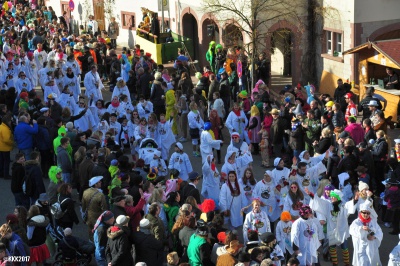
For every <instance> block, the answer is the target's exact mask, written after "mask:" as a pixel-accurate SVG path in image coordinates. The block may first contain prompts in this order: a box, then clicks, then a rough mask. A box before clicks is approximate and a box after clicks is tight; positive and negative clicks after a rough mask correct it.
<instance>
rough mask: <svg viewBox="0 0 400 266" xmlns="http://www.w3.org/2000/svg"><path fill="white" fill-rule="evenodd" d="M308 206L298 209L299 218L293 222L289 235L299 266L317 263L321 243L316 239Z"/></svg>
mask: <svg viewBox="0 0 400 266" xmlns="http://www.w3.org/2000/svg"><path fill="white" fill-rule="evenodd" d="M312 217H313V214H312V210H311V208H310V206H308V205H303V206H302V207H301V208H300V218H299V219H297V220H296V221H294V223H293V225H292V231H291V234H290V237H291V241H292V248H293V251H294V253H295V254H296V255H297V259H298V260H299V261H300V266H308V265H313V263H316V262H317V261H318V252H317V250H318V248H319V247H320V246H321V243H320V242H319V239H318V228H317V226H316V225H315V223H314V221H313V218H312Z"/></svg>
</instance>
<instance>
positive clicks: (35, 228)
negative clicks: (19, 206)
mask: <svg viewBox="0 0 400 266" xmlns="http://www.w3.org/2000/svg"><path fill="white" fill-rule="evenodd" d="M49 223H50V221H49V219H48V218H47V217H44V216H43V215H36V216H34V217H32V218H30V219H29V220H28V226H27V228H28V230H27V236H28V246H29V247H37V246H40V245H43V244H44V243H45V242H46V235H47V234H46V227H47V225H48V224H49Z"/></svg>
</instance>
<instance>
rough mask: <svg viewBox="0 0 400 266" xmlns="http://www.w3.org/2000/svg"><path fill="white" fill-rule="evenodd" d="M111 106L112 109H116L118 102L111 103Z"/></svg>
mask: <svg viewBox="0 0 400 266" xmlns="http://www.w3.org/2000/svg"><path fill="white" fill-rule="evenodd" d="M111 106H112V107H114V108H118V107H119V101H112V102H111Z"/></svg>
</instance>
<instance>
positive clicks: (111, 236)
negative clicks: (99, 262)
mask: <svg viewBox="0 0 400 266" xmlns="http://www.w3.org/2000/svg"><path fill="white" fill-rule="evenodd" d="M114 230H115V231H114ZM107 237H108V241H107V247H106V258H107V262H108V263H111V265H118V266H131V265H133V258H132V255H131V248H132V244H131V242H130V240H129V237H128V233H127V230H126V229H125V228H119V227H117V226H111V227H110V228H108V229H107Z"/></svg>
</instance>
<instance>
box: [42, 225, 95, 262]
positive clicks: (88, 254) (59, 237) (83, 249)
mask: <svg viewBox="0 0 400 266" xmlns="http://www.w3.org/2000/svg"><path fill="white" fill-rule="evenodd" d="M49 234H50V236H51V237H52V238H53V240H54V242H55V243H56V244H57V246H58V248H57V253H56V255H55V258H54V263H53V265H54V266H65V265H70V264H71V263H70V262H68V261H67V260H66V258H64V257H63V253H62V252H61V249H60V243H61V242H63V241H64V233H63V229H62V228H61V227H59V226H55V227H53V226H51V227H50V228H49ZM75 239H76V240H77V241H78V247H70V248H71V249H74V250H75V252H76V261H75V262H73V263H72V264H73V265H77V266H87V265H89V264H90V262H91V260H92V254H94V251H95V246H94V244H93V243H91V242H89V241H87V240H83V239H81V238H78V237H75ZM64 243H65V242H64ZM72 264H71V265H72Z"/></svg>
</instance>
